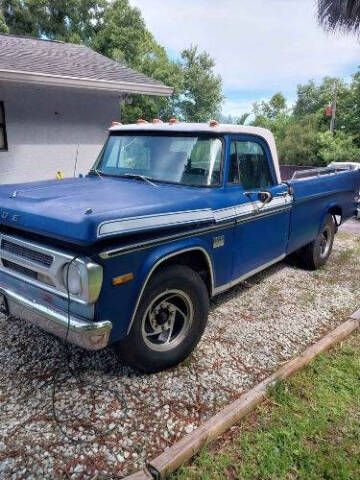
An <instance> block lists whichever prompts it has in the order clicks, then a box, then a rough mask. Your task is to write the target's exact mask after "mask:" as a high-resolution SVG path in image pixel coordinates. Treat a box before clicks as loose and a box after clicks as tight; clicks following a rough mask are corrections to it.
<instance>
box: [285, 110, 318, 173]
mask: <svg viewBox="0 0 360 480" xmlns="http://www.w3.org/2000/svg"><path fill="white" fill-rule="evenodd" d="M318 134H319V120H318V117H317V115H316V114H312V115H308V116H306V117H304V118H302V119H296V118H294V117H293V118H291V120H290V121H289V123H288V125H287V126H286V128H285V130H284V132H283V136H282V137H277V147H278V151H279V158H280V162H281V163H282V164H288V165H311V166H319V165H323V159H322V158H320V157H319V148H320V145H319V137H318Z"/></svg>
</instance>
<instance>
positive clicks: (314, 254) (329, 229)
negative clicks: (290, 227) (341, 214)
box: [299, 214, 336, 270]
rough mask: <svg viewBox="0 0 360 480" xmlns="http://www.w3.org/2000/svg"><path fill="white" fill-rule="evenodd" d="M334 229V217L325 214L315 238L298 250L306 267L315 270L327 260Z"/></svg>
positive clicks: (331, 245) (332, 241)
mask: <svg viewBox="0 0 360 480" xmlns="http://www.w3.org/2000/svg"><path fill="white" fill-rule="evenodd" d="M335 231H336V226H335V222H334V218H333V216H332V215H330V214H327V215H326V217H325V220H324V222H323V224H322V227H321V229H320V232H319V234H318V236H317V237H316V239H315V240H314V241H313V242H311V243H309V244H308V245H305V247H303V248H302V249H301V250H300V251H299V256H300V258H301V260H302V262H303V264H304V266H305V267H306V268H308V269H309V270H316V269H317V268H319V267H321V266H322V265H324V264H325V263H326V262H327V260H328V258H329V257H330V254H331V251H332V247H333V243H334V237H335Z"/></svg>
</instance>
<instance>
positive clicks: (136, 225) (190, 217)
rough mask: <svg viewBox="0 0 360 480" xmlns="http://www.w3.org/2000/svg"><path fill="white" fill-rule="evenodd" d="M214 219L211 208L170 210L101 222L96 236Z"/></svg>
mask: <svg viewBox="0 0 360 480" xmlns="http://www.w3.org/2000/svg"><path fill="white" fill-rule="evenodd" d="M213 219H214V216H213V212H212V210H211V209H210V208H209V209H204V210H189V211H187V212H171V213H161V214H156V215H145V216H143V217H132V218H124V219H119V220H113V221H110V222H102V223H101V224H100V225H99V227H98V235H97V236H98V237H104V236H106V235H112V234H114V233H127V232H137V231H138V230H146V229H148V228H158V227H163V226H174V225H178V224H186V223H199V222H209V221H212V220H213Z"/></svg>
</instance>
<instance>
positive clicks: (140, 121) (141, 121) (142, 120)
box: [136, 118, 149, 125]
mask: <svg viewBox="0 0 360 480" xmlns="http://www.w3.org/2000/svg"><path fill="white" fill-rule="evenodd" d="M136 123H137V124H138V125H141V124H142V123H149V122H148V121H147V120H144V119H143V118H139V119H138V121H137V122H136Z"/></svg>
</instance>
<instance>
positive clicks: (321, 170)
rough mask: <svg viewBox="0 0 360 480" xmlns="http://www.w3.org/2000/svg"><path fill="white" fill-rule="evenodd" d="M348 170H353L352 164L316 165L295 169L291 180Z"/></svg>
mask: <svg viewBox="0 0 360 480" xmlns="http://www.w3.org/2000/svg"><path fill="white" fill-rule="evenodd" d="M349 170H355V168H354V167H353V166H352V165H349V166H342V167H340V166H336V167H335V166H332V167H330V166H328V167H316V168H309V169H308V170H296V171H295V172H294V173H293V175H292V177H291V180H303V179H305V178H311V177H320V176H322V175H334V174H337V173H341V172H346V171H349Z"/></svg>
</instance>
